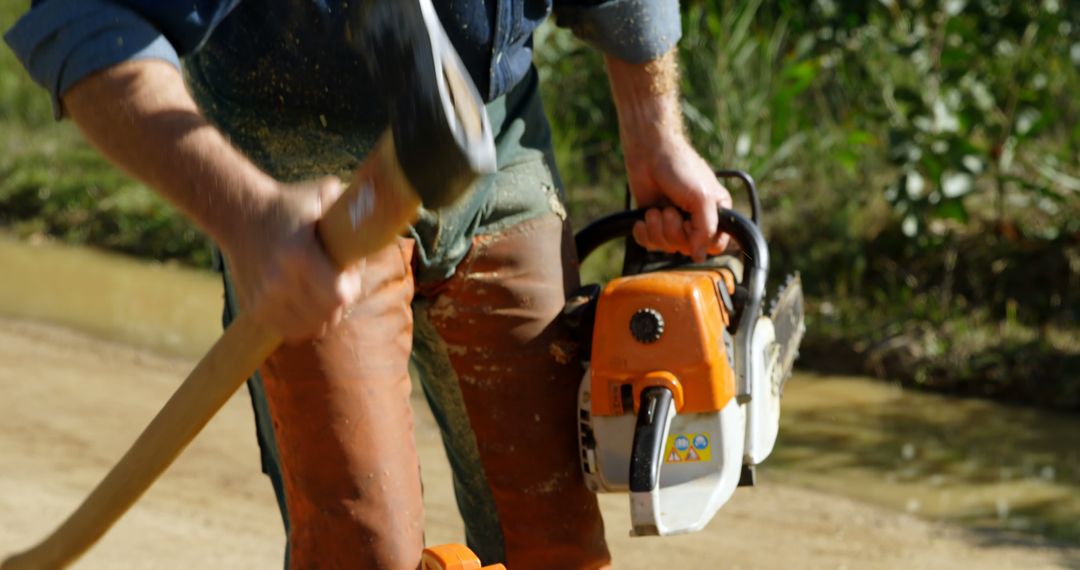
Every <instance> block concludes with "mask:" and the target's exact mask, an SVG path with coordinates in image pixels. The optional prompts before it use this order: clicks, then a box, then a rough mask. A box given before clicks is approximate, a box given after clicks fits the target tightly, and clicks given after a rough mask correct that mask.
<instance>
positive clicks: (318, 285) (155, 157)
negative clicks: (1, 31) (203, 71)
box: [7, 0, 359, 340]
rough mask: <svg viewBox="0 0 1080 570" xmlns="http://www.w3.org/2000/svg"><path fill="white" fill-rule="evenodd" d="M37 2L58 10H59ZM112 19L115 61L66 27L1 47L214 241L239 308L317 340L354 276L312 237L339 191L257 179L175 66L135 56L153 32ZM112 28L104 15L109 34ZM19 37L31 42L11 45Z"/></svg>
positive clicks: (104, 147)
mask: <svg viewBox="0 0 1080 570" xmlns="http://www.w3.org/2000/svg"><path fill="white" fill-rule="evenodd" d="M45 4H46V5H47V6H42V7H43V8H52V9H55V8H56V7H58V6H60V5H61V4H62V2H60V1H58V0H52V1H51V2H46V3H45ZM35 9H38V8H35ZM75 9H79V8H75ZM118 13H120V14H123V15H124V18H128V19H133V21H134V25H135V26H136V27H135V28H134V30H133V28H131V27H130V26H129V27H126V28H124V29H123V30H122V33H124V35H123V36H121V37H124V38H127V39H128V41H129V44H128V45H127V46H126V47H125V46H124V45H123V42H118V43H117V44H115V45H117V46H118V47H119V48H120V49H121V52H120V53H117V52H116V50H115V49H113V48H112V45H114V44H112V43H108V44H107V45H108V46H109V49H108V50H106V51H100V42H99V43H98V44H92V43H91V42H86V43H84V44H78V43H73V42H74V40H73V34H77V33H78V28H72V27H67V28H64V27H63V26H65V25H67V24H64V23H63V22H60V23H59V24H57V26H58V28H57V29H56V30H52V32H51V33H50V31H49V28H48V26H49V22H44V23H43V24H42V25H43V26H44V28H43V29H42V30H33V29H29V28H28V27H27V26H23V27H22V28H21V29H20V28H19V26H16V28H15V29H14V30H13V31H12V33H9V35H8V38H7V39H8V40H9V41H13V40H14V41H13V47H16V52H17V53H19V55H20V58H21V59H22V60H23V61H24V63H25V64H27V67H28V68H30V70H31V73H32V74H33V75H35V79H37V80H38V81H39V82H40V83H42V84H43V85H44V86H46V87H48V88H50V90H51V91H53V94H54V102H55V103H56V105H57V110H58V114H59V112H60V111H61V110H62V111H63V113H64V114H66V115H67V116H69V117H70V118H71V119H72V120H73V121H74V122H75V123H76V124H77V125H78V126H79V128H80V129H81V130H82V131H83V133H84V134H85V135H86V137H87V138H88V139H89V140H90V141H91V143H92V144H93V145H94V146H95V147H97V148H98V149H99V150H100V151H101V152H102V153H103V154H104V155H105V156H106V157H107V158H109V159H110V160H111V161H112V162H113V163H114V164H116V165H117V166H119V167H120V168H122V169H123V170H125V171H127V172H128V173H129V174H131V175H132V176H134V177H136V178H138V179H140V180H142V181H143V182H145V183H146V184H148V185H149V186H150V187H151V188H153V189H154V190H155V191H157V192H158V193H160V194H161V195H163V196H164V197H165V198H166V199H168V200H169V201H170V202H172V203H173V204H174V205H176V206H177V207H178V208H179V209H180V210H181V211H183V212H184V213H185V214H187V215H188V216H189V217H190V218H191V219H192V220H193V221H194V222H195V223H196V224H197V225H199V226H200V227H201V228H202V229H204V230H205V231H206V232H207V233H209V234H210V235H211V236H212V237H213V238H214V239H215V240H216V241H217V243H218V244H219V245H220V246H221V247H222V249H223V250H224V251H225V253H226V255H227V256H228V257H229V259H230V262H231V268H232V269H233V271H234V274H235V276H236V280H237V285H238V290H239V291H238V292H239V293H240V297H241V302H242V303H243V304H244V305H245V310H247V311H249V312H251V313H252V316H253V317H254V318H255V319H256V320H257V321H259V322H262V323H263V324H265V325H267V326H270V327H272V328H274V329H275V330H277V331H278V332H279V333H281V334H282V336H284V337H285V338H286V339H290V340H297V339H301V338H306V337H310V336H312V335H318V334H319V333H321V332H322V331H324V330H325V329H326V327H328V326H330V325H332V324H333V323H334V322H336V321H337V320H338V319H340V317H341V315H342V313H343V310H344V306H345V305H346V304H347V303H349V302H351V301H352V300H353V299H355V297H356V296H358V294H359V275H358V273H357V272H356V271H355V270H348V271H344V272H341V271H338V270H337V269H336V268H334V267H333V265H332V263H331V262H330V260H329V259H328V258H327V256H326V255H325V253H324V252H323V251H322V250H321V248H320V246H319V243H318V239H317V237H316V234H315V223H316V221H317V220H318V218H319V217H320V216H321V214H322V205H323V203H325V204H326V205H327V206H329V204H330V203H331V202H332V200H333V199H334V198H336V196H337V194H339V193H340V186H339V184H338V183H337V182H336V181H335V180H332V179H327V180H322V181H317V182H311V183H306V184H300V185H296V186H286V185H282V184H279V183H278V182H277V181H275V180H274V179H273V178H271V177H270V176H268V175H266V174H265V173H263V172H262V171H261V170H260V169H258V168H257V167H256V166H255V165H254V164H252V163H251V162H250V161H249V160H248V159H247V158H246V157H244V156H243V155H242V154H241V153H240V152H238V151H237V150H236V149H234V148H233V147H232V146H231V145H230V144H229V142H228V141H227V140H226V139H225V137H224V136H223V135H222V134H221V133H220V132H218V131H217V130H216V129H215V128H214V127H213V126H211V125H210V124H209V123H208V122H207V121H206V120H205V118H204V117H203V116H202V115H201V114H200V113H199V111H198V109H197V107H196V105H195V103H194V101H193V100H192V98H191V97H190V95H189V94H188V93H187V90H186V88H185V86H184V84H183V80H182V78H181V75H180V72H179V70H178V68H177V67H176V64H175V61H170V60H169V57H160V53H161V50H160V49H158V50H157V51H155V52H153V53H151V54H150V55H149V56H147V57H141V56H140V55H139V54H140V53H143V54H145V50H144V51H142V52H140V51H136V50H138V49H140V48H139V47H138V46H131V44H130V41H131V40H132V39H133V38H141V39H142V40H143V41H141V42H139V45H140V46H141V45H143V44H146V45H149V46H153V45H160V44H161V41H160V34H159V35H158V36H159V39H156V40H153V41H152V42H148V39H150V38H147V37H146V34H143V33H142V32H141V31H140V30H139V29H138V26H139V25H140V24H145V22H142V21H141V20H140V19H139V16H138V15H137V14H135V13H133V12H130V11H126V12H118ZM40 14H41V12H38V14H37V15H40ZM61 18H62V16H61ZM26 21H29V22H30V23H41V18H38V20H37V21H36V22H35V21H34V20H33V19H32V18H28V19H26V20H24V22H26ZM117 21H121V20H119V19H109V20H108V21H107V23H106V24H105V27H106V29H109V28H108V26H109V25H114V26H115V24H113V22H117ZM21 24H23V22H20V25H21ZM151 30H153V28H151ZM61 32H63V33H61ZM112 32H115V30H112V29H110V33H112ZM20 33H21V34H22V36H21V38H26V37H29V38H30V40H29V41H24V42H22V45H21V46H17V44H19V43H20V42H19V40H20V39H21V38H20V36H19V34H20ZM102 33H105V32H102ZM100 35H101V34H99V36H100ZM13 36H15V37H14V38H13ZM109 39H111V38H109ZM94 46H98V47H97V48H96V49H98V51H96V52H95V49H92V48H94ZM19 47H21V48H23V49H22V50H21V51H22V53H20V49H18V48H19ZM173 53H175V52H173ZM109 58H119V59H120V61H112V60H110V59H109ZM35 61H36V62H38V64H37V65H35V64H34V62H35ZM102 61H104V62H107V63H106V64H104V65H103V64H102V63H101V62H102ZM87 65H91V66H92V67H87ZM79 67H82V68H84V70H92V71H86V72H85V73H84V74H79V75H77V76H74V77H72V76H71V75H70V73H71V71H70V70H71V69H73V68H79ZM61 166H62V165H61Z"/></svg>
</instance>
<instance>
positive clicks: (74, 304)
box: [0, 237, 1080, 542]
mask: <svg viewBox="0 0 1080 570" xmlns="http://www.w3.org/2000/svg"><path fill="white" fill-rule="evenodd" d="M220 310H221V290H220V283H219V280H218V279H217V277H216V276H214V275H213V274H211V273H209V272H205V271H194V270H190V269H185V268H179V267H173V266H168V265H161V264H154V263H148V262H143V261H136V260H132V259H130V258H126V257H120V256H116V255H111V254H106V253H101V252H98V251H94V250H90V249H86V248H71V247H64V246H58V245H53V244H48V243H43V244H37V245H30V244H27V243H24V242H17V241H13V240H8V239H4V238H2V237H0V315H10V316H16V317H22V318H32V319H38V320H45V321H50V322H55V323H58V324H61V325H65V326H71V327H74V328H78V329H82V330H85V331H88V332H90V333H92V334H94V335H97V336H102V337H107V338H112V339H116V340H119V341H123V342H127V343H133V344H137V345H140V346H145V347H147V348H149V349H152V350H157V351H166V352H170V353H173V354H177V355H182V356H187V357H191V358H196V357H198V356H201V355H202V353H203V352H205V350H206V348H208V347H209V345H210V344H211V343H212V342H213V340H214V339H215V338H217V336H218V335H219V334H220V324H219V323H220ZM783 405H784V412H783V419H782V422H783V425H782V428H781V432H780V442H779V444H778V446H777V449H776V451H775V453H774V455H773V457H771V458H770V459H769V461H768V462H766V464H765V465H764V466H762V468H761V469H760V471H759V480H760V481H761V484H763V485H767V484H769V483H770V482H771V481H780V482H786V483H791V484H796V485H802V486H808V487H812V488H816V489H820V490H824V491H826V492H829V493H835V494H839V495H844V496H851V497H855V498H858V499H861V500H865V501H868V502H871V503H876V504H880V505H885V506H887V507H890V508H894V509H897V510H902V511H907V512H911V513H915V514H918V515H920V516H925V517H929V518H932V519H938V520H945V521H953V522H961V523H965V524H970V525H974V526H977V527H992V528H1006V529H1014V530H1018V531H1023V532H1033V533H1037V534H1043V535H1047V536H1051V537H1054V538H1060V539H1065V540H1068V541H1071V542H1080V417H1077V416H1072V415H1064V414H1057V413H1052V412H1048V411H1043V410H1036V409H1030V408H1021V407H1011V406H1007V405H1003V404H999V403H994V402H988V401H983V400H974V399H957V398H946V397H942V396H936V395H928V394H921V393H913V392H908V391H903V390H901V389H899V388H897V387H895V386H891V385H889V384H887V383H884V382H881V381H877V380H871V379H865V378H835V377H821V376H817V375H813V374H805V373H799V374H796V375H795V377H794V378H792V379H791V380H790V381H789V383H788V385H787V388H786V391H785V397H784V404H783Z"/></svg>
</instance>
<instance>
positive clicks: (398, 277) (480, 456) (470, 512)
mask: <svg viewBox="0 0 1080 570" xmlns="http://www.w3.org/2000/svg"><path fill="white" fill-rule="evenodd" d="M412 249H413V242H412V241H411V240H406V239H402V240H400V241H399V242H398V243H397V244H396V245H395V246H392V247H389V248H387V249H385V250H383V251H381V252H380V253H378V254H377V255H374V256H372V257H370V258H368V260H367V262H366V268H365V273H364V283H363V287H364V291H365V293H364V297H363V299H362V300H361V301H359V302H358V303H357V304H356V305H355V306H354V307H352V308H351V309H350V311H349V312H348V314H347V317H346V319H345V320H344V321H343V322H342V323H341V325H340V326H338V327H337V328H335V329H334V330H333V331H332V332H331V333H330V334H329V335H328V336H326V337H325V338H323V339H321V340H319V341H316V342H312V343H307V344H303V345H297V346H287V347H282V348H281V349H279V350H278V351H277V352H275V353H274V355H273V356H272V357H271V358H270V360H269V361H268V362H267V363H266V365H265V366H264V367H263V369H262V374H263V382H264V387H265V393H266V399H267V402H268V404H269V409H270V417H271V418H272V421H273V427H274V435H275V437H276V440H277V451H278V454H279V455H280V463H281V471H282V476H283V481H284V491H285V499H286V505H287V511H288V518H289V528H290V532H289V538H288V539H289V547H290V561H291V567H292V568H304V569H307V568H388V569H409V570H412V569H415V568H417V567H418V566H419V563H420V553H421V551H422V549H423V525H424V518H423V517H424V513H423V503H422V500H421V499H422V497H421V484H420V473H419V469H420V466H419V462H418V460H417V456H416V447H415V443H414V438H413V416H412V409H411V406H410V399H409V394H410V385H411V384H410V379H409V360H410V354H411V353H414V350H413V347H414V337H415V345H416V350H415V353H414V364H415V366H416V369H417V370H419V372H420V373H421V376H422V377H423V382H424V384H423V386H424V391H425V394H426V395H427V396H428V399H429V401H430V402H431V405H432V408H433V411H434V412H435V415H436V418H437V419H438V420H439V423H440V427H441V428H442V431H443V440H444V442H445V443H446V447H447V455H448V457H450V460H451V464H452V466H453V467H454V471H455V472H454V479H455V480H454V484H455V491H456V494H457V497H458V501H459V506H460V507H461V509H462V511H463V516H464V518H465V519H466V526H467V533H468V537H469V542H470V546H471V547H472V548H473V549H474V550H476V551H477V552H478V553H479V554H480V556H481V558H483V560H484V563H485V564H492V563H495V562H505V563H506V564H507V567H508V568H510V569H511V570H528V569H546V570H551V569H574V568H601V567H605V566H606V565H607V564H609V557H608V552H607V548H606V546H605V544H604V536H603V525H602V522H601V519H600V512H599V508H598V506H597V503H596V498H595V497H594V496H593V494H592V493H590V492H589V491H588V490H587V489H586V488H585V486H584V483H583V481H582V478H581V473H580V468H579V466H578V459H577V454H578V449H577V441H576V439H577V434H576V431H575V430H576V423H575V422H576V397H577V385H578V382H579V381H580V379H581V374H582V370H581V367H580V365H579V363H578V359H577V356H576V353H575V350H576V347H575V346H574V344H573V343H572V342H571V341H570V339H569V337H568V335H567V333H566V331H565V330H563V328H562V327H561V326H560V324H559V323H558V321H557V320H556V317H557V315H558V314H559V312H560V311H561V309H562V306H563V302H564V300H565V296H566V292H567V290H568V289H570V288H573V287H575V286H576V285H577V264H576V259H575V256H574V253H573V251H574V250H573V241H572V238H571V236H570V233H569V231H568V229H567V227H566V225H565V224H564V223H563V221H562V220H560V219H559V218H558V217H556V216H554V215H547V216H543V217H539V218H535V219H533V220H530V221H526V222H523V223H519V224H517V225H515V226H512V227H511V228H509V229H507V230H505V231H502V232H499V233H495V234H491V235H484V236H479V237H477V238H475V239H474V241H473V247H472V251H471V252H470V254H469V255H468V257H467V258H466V259H465V260H464V261H463V262H462V263H461V264H460V265H459V267H458V270H457V273H456V274H455V275H454V276H453V277H451V278H450V279H449V280H447V281H446V282H444V283H441V284H439V285H438V286H437V287H433V288H431V289H430V290H428V289H425V290H422V291H419V292H417V291H416V290H415V286H414V281H413V275H412V269H411V263H412ZM414 311H415V316H416V326H415V327H414V320H413V317H414ZM414 328H415V334H414Z"/></svg>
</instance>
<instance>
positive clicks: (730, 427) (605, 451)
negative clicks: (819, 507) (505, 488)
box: [578, 317, 780, 536]
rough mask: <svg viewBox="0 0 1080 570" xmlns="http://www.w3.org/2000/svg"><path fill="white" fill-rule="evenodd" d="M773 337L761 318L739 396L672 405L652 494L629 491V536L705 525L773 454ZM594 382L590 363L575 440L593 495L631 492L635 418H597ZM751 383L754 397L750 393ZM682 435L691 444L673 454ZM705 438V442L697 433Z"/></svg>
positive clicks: (776, 411)
mask: <svg viewBox="0 0 1080 570" xmlns="http://www.w3.org/2000/svg"><path fill="white" fill-rule="evenodd" d="M774 337H775V334H774V331H773V325H772V321H770V320H769V319H768V318H767V317H760V318H759V319H758V321H757V323H756V326H755V327H754V329H753V342H752V345H751V347H752V348H751V351H750V355H749V356H750V358H751V363H750V366H749V367H748V368H749V370H750V374H751V377H750V378H746V379H743V378H738V380H737V381H738V382H739V386H740V388H743V389H741V390H740V395H739V396H738V397H736V398H732V399H731V400H730V401H728V403H727V404H726V405H725V406H724V407H723V409H721V410H720V411H719V412H714V413H698V414H678V413H676V411H675V410H674V404H672V405H671V408H672V409H671V410H670V413H669V414H668V416H667V417H668V422H667V425H666V426H665V428H664V432H663V441H664V442H665V443H664V447H663V449H664V454H665V455H666V456H665V457H664V458H662V459H661V462H662V464H661V467H660V473H659V484H658V485H657V486H656V488H654V489H653V490H652V491H651V492H647V493H646V492H641V493H629V494H630V519H631V522H632V524H633V530H632V531H631V534H632V535H634V536H648V535H659V536H666V535H673V534H683V533H689V532H695V531H698V530H701V529H702V528H704V527H705V525H707V524H708V523H709V521H710V520H711V519H712V517H713V516H714V515H715V514H716V512H717V511H718V510H719V509H720V508H721V507H723V506H724V504H725V503H727V501H728V499H730V498H731V496H732V494H733V493H734V492H735V489H736V487H738V486H739V483H740V480H741V478H742V473H743V466H744V465H745V466H754V465H757V464H759V463H761V462H762V461H764V460H765V458H766V457H768V456H769V454H770V453H771V452H772V449H773V446H774V445H775V443H776V436H777V433H778V431H779V425H780V391H779V381H778V380H779V378H778V376H779V371H778V370H777V369H778V366H777V362H778V359H777V354H778V347H777V346H776V342H775V340H774ZM735 344H736V346H737V345H738V344H739V343H735ZM740 352H741V351H738V350H736V351H735V354H734V359H735V363H734V364H735V370H740V369H745V368H743V367H742V366H740V363H739V362H738V360H739V359H741V358H744V357H745V356H744V355H742V354H740ZM591 386H592V382H591V375H590V373H589V370H588V368H586V372H585V377H584V379H583V380H582V382H581V387H580V389H579V392H578V406H579V419H580V422H579V424H578V440H579V442H580V446H581V461H582V472H583V473H584V476H585V484H586V485H587V486H588V487H589V489H591V490H592V491H593V492H596V493H627V492H628V491H629V477H630V458H631V452H632V444H633V439H634V429H635V425H636V416H635V414H633V413H626V414H623V415H619V416H594V415H593V414H592V413H591V410H592V399H591V394H590V391H591ZM747 386H749V387H750V391H749V394H746V393H745V388H744V387H747ZM680 435H682V436H685V439H686V441H687V442H689V443H688V445H689V447H687V449H686V450H685V451H684V452H680V453H679V454H678V457H671V456H670V451H671V450H672V446H673V445H675V444H677V443H678V436H680ZM700 435H704V436H705V440H700V439H699V438H697V436H700ZM691 438H694V440H693V441H691ZM699 445H703V446H704V448H703V449H702V448H699ZM690 448H693V452H691V451H690ZM706 451H707V453H705V452H706ZM687 453H694V454H696V455H697V459H696V460H692V461H688V460H684V459H683V458H684V457H690V456H689V455H687ZM670 459H678V461H669V460H670ZM706 459H707V460H706Z"/></svg>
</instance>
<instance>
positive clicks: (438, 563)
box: [420, 544, 506, 570]
mask: <svg viewBox="0 0 1080 570" xmlns="http://www.w3.org/2000/svg"><path fill="white" fill-rule="evenodd" d="M420 570H506V566H503V565H502V564H494V565H491V566H480V559H479V558H477V556H476V554H475V553H473V551H471V550H469V549H468V547H466V546H464V545H461V544H442V545H439V546H432V547H430V548H425V549H424V554H423V556H422V557H421V559H420Z"/></svg>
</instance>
